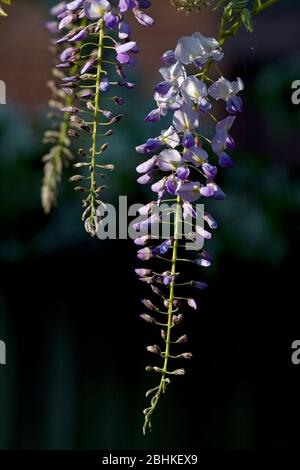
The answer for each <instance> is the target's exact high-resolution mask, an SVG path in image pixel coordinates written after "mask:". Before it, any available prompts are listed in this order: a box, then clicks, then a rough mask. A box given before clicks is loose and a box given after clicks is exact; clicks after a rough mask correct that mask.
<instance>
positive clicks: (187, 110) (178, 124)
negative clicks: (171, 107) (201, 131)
mask: <svg viewBox="0 0 300 470" xmlns="http://www.w3.org/2000/svg"><path fill="white" fill-rule="evenodd" d="M173 125H174V127H175V129H176V130H177V132H185V131H190V130H193V129H196V128H197V127H199V113H196V112H195V111H193V110H192V108H191V107H190V106H188V105H185V106H183V107H182V108H180V109H178V110H177V111H175V113H174V118H173Z"/></svg>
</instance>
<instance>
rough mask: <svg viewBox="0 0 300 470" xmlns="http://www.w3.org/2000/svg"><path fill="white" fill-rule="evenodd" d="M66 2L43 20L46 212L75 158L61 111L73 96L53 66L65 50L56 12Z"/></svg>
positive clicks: (66, 118) (66, 117)
mask: <svg viewBox="0 0 300 470" xmlns="http://www.w3.org/2000/svg"><path fill="white" fill-rule="evenodd" d="M65 4H66V2H62V3H60V4H58V5H57V6H56V7H53V8H52V9H51V10H50V14H51V15H52V16H54V20H53V21H49V22H47V23H46V28H47V30H48V32H49V33H50V35H51V39H50V50H51V52H52V55H53V57H54V62H55V63H54V66H53V69H52V79H51V80H49V81H48V83H47V85H48V87H49V89H50V91H51V99H50V100H49V108H50V112H49V113H48V118H49V119H50V120H51V121H52V126H51V129H48V130H47V131H46V132H45V133H44V139H43V142H44V143H45V144H46V145H48V146H49V150H48V152H47V154H46V155H44V157H43V158H42V161H43V162H44V177H43V183H42V188H41V200H42V206H43V209H44V211H45V213H49V212H50V211H51V209H52V208H53V206H54V205H56V202H57V195H58V190H59V183H60V181H61V177H62V173H63V168H64V166H68V165H69V163H70V161H72V160H73V159H74V155H73V153H72V150H71V141H70V138H69V137H68V121H69V114H68V113H63V112H62V109H64V108H66V107H69V106H72V105H73V101H74V97H73V96H72V95H68V94H66V93H65V92H64V91H63V90H62V89H61V87H60V83H61V82H63V81H64V80H66V79H67V78H66V77H67V75H66V71H65V69H63V68H61V69H58V68H56V62H57V57H59V56H60V55H62V54H64V47H65V46H64V44H61V43H59V44H56V41H57V39H58V37H59V29H58V21H57V20H56V19H55V17H56V15H57V14H58V13H59V12H60V11H62V10H63V8H64V7H65Z"/></svg>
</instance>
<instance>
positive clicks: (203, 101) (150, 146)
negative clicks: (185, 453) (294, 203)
mask: <svg viewBox="0 0 300 470" xmlns="http://www.w3.org/2000/svg"><path fill="white" fill-rule="evenodd" d="M276 1H277V0H274V1H273V0H267V1H266V2H264V3H263V2H261V1H259V2H256V3H255V5H254V7H253V9H252V10H251V12H250V17H249V15H248V13H246V12H245V11H244V10H245V7H246V6H247V4H248V3H249V2H248V0H244V1H243V0H241V1H240V2H239V3H238V1H234V0H233V1H231V2H226V6H225V7H224V15H223V18H222V20H221V23H220V30H219V36H218V40H216V39H214V38H207V37H205V36H203V35H202V34H201V33H195V34H193V35H192V36H191V37H187V36H186V37H183V38H181V39H180V40H179V41H178V43H177V47H176V48H175V50H174V51H172V50H169V51H166V52H165V53H164V54H163V56H162V60H163V62H164V63H165V64H166V67H163V68H161V69H160V73H161V74H162V76H163V81H162V82H160V83H158V85H157V86H156V88H155V94H154V99H155V101H156V105H157V108H155V109H153V110H152V111H151V112H150V113H149V114H148V115H147V116H146V118H145V120H146V121H147V122H158V121H160V120H161V119H162V118H164V117H165V116H168V115H170V114H171V126H170V127H169V128H167V129H165V130H163V131H162V132H161V134H160V136H157V137H153V138H149V139H148V140H147V141H146V142H145V143H144V144H142V145H139V146H138V147H137V148H136V150H137V152H138V153H140V154H145V155H147V157H148V159H147V160H146V161H145V162H144V163H141V164H140V165H138V167H137V172H138V173H139V174H140V175H141V176H139V178H138V182H139V183H140V184H149V183H151V184H152V186H151V189H152V191H153V192H154V193H156V194H157V201H152V202H151V203H149V204H147V205H145V206H144V207H143V208H142V209H141V210H140V214H143V215H145V217H146V220H145V221H143V222H141V223H138V224H136V229H137V231H140V232H141V236H139V237H138V238H137V239H136V240H135V243H136V244H137V245H138V246H143V248H140V249H139V250H138V259H139V260H141V261H144V262H151V260H153V259H154V258H158V259H159V260H160V261H164V262H167V263H168V268H167V270H166V271H164V272H162V273H160V272H157V270H156V271H153V270H152V269H151V267H150V268H146V269H142V268H138V269H136V273H137V275H138V277H139V279H140V280H141V281H143V282H144V283H146V284H149V285H150V287H151V289H152V292H153V293H154V294H156V295H157V296H158V297H159V298H160V300H159V301H160V303H161V302H162V303H163V305H164V306H165V307H168V309H167V311H166V312H165V311H163V309H162V308H161V306H160V305H157V303H153V302H152V300H149V299H147V300H145V299H144V300H142V303H143V304H144V306H146V307H147V308H148V309H150V311H151V312H150V314H142V315H141V318H142V319H143V320H145V321H146V322H147V323H150V324H152V325H154V326H159V327H162V328H163V329H162V330H161V336H162V339H163V341H164V348H160V346H159V345H156V344H155V345H152V346H148V347H147V351H148V352H150V353H152V354H153V353H154V354H156V355H159V356H160V357H161V358H163V365H162V367H158V366H147V367H146V370H147V371H148V372H155V373H158V374H160V376H161V377H160V381H159V385H158V386H157V387H155V388H153V389H150V390H148V391H147V393H146V397H149V396H152V399H151V401H150V406H149V407H148V408H146V409H145V410H144V415H145V421H144V426H143V431H144V433H146V431H147V430H151V428H152V423H151V421H152V417H153V414H154V411H155V410H156V409H157V406H158V403H159V400H160V398H161V396H162V394H164V393H165V391H166V389H167V386H168V385H169V384H170V376H171V375H172V376H179V375H184V374H185V369H184V368H179V369H175V370H173V371H172V370H170V360H173V359H176V360H177V359H179V360H181V359H191V357H192V354H191V353H190V352H184V353H180V354H174V353H173V352H172V351H171V346H172V345H173V344H174V345H175V344H176V345H180V344H185V343H186V342H187V336H186V335H181V336H180V337H179V338H178V339H177V340H176V338H175V341H174V332H173V328H174V327H177V325H178V324H180V323H181V322H182V320H183V313H182V312H184V309H185V306H188V307H190V308H192V309H194V310H197V309H198V301H196V300H195V299H194V298H192V297H185V296H184V295H181V294H180V292H179V291H180V289H181V288H183V289H185V290H186V289H189V288H196V289H197V290H198V291H202V290H203V289H205V288H206V287H207V284H206V283H205V282H203V281H197V280H193V279H192V280H189V279H187V277H186V276H187V273H186V272H185V271H184V269H183V268H181V266H184V265H186V266H187V267H188V266H189V267H191V268H189V270H188V275H190V276H191V275H192V276H194V274H191V273H192V272H193V269H194V268H193V267H192V266H200V267H209V266H210V265H211V262H212V258H211V256H210V255H209V253H207V252H206V250H205V249H204V248H203V247H204V245H205V243H206V242H207V241H208V240H209V239H211V237H212V234H211V232H210V231H209V229H211V230H215V229H216V228H217V225H218V224H217V222H216V221H215V219H214V218H213V216H212V215H211V214H209V213H208V212H207V211H206V210H205V200H208V199H215V200H218V201H222V200H223V199H224V198H225V194H224V192H223V191H222V189H221V188H220V187H219V186H218V184H217V183H216V178H217V174H218V167H219V168H221V169H226V168H231V167H232V166H233V165H234V162H233V160H232V158H231V156H230V153H231V151H232V150H233V149H234V148H235V142H234V140H233V138H232V136H231V128H232V126H233V124H234V122H235V120H236V118H237V116H238V115H239V114H240V113H241V112H242V111H243V101H242V99H241V98H240V96H239V92H241V91H242V90H243V88H244V85H243V82H242V80H241V79H240V78H237V80H236V81H233V82H230V81H229V80H227V79H225V78H224V76H223V75H222V72H221V71H220V68H219V66H218V62H220V61H221V60H222V58H223V55H224V54H223V51H222V49H221V46H222V45H224V43H225V41H226V39H227V38H228V37H229V36H230V35H233V34H235V33H236V32H237V31H238V29H239V28H240V27H241V26H242V25H243V24H244V26H246V27H247V29H248V30H249V31H250V30H251V29H252V27H251V18H252V15H254V14H257V13H260V12H261V11H263V10H264V9H266V8H268V7H269V6H271V5H272V4H273V3H276ZM173 3H174V2H173ZM176 3H177V4H183V3H184V2H176ZM188 3H189V4H190V5H191V4H192V2H186V4H188ZM221 3H222V4H224V3H225V1H224V2H220V3H219V6H220V5H221ZM247 11H248V10H247ZM212 67H214V73H213V74H211V69H212ZM216 73H217V74H218V78H217V79H216V78H215V75H216ZM213 77H214V78H213ZM213 101H221V102H224V104H225V109H226V112H227V115H226V116H224V117H223V118H222V119H221V120H218V119H217V118H216V116H215V115H214V112H213V109H214V108H213ZM207 121H210V124H209V125H208V126H205V125H204V123H205V122H207ZM169 124H170V123H169ZM211 127H213V128H214V132H213V133H212V134H210V135H207V134H206V132H207V129H210V128H211ZM153 154H154V155H153ZM151 155H152V156H151ZM161 173H162V174H163V176H162V175H161ZM157 177H158V178H160V179H158V181H156V178H157ZM170 195H171V198H170ZM173 198H175V200H176V207H175V208H174V207H168V208H165V203H167V202H168V203H169V202H172V201H173V200H174V199H173ZM201 199H202V200H203V201H204V202H203V203H202V204H200V207H199V204H198V200H201ZM162 206H164V209H162V211H161V213H160V216H156V217H155V216H154V215H153V211H152V209H153V208H155V209H157V208H161V207H162ZM166 213H168V214H173V215H174V222H169V225H170V226H171V227H172V229H173V235H171V236H169V237H168V238H165V239H164V237H159V236H153V235H152V229H153V226H155V225H158V226H160V227H163V226H164V224H166V223H167V222H165V221H164V219H163V215H162V214H166ZM199 214H201V220H200V219H199V217H198V215H199ZM182 222H184V227H182ZM202 222H203V223H202ZM204 224H207V225H208V229H207V228H206V226H205V225H204ZM145 227H147V228H148V229H151V234H150V235H148V236H145V235H143V236H142V229H144V228H145ZM155 233H157V232H155ZM162 240H164V241H162ZM188 240H193V241H194V242H196V248H195V249H194V250H195V252H194V253H193V254H191V252H190V251H188V250H187V245H186V243H187V241H188ZM154 243H155V244H154ZM171 249H172V255H171V258H169V257H168V251H169V250H171ZM179 252H180V253H179ZM181 253H183V254H181ZM170 265H171V268H170ZM166 290H167V293H166V292H165V291H166ZM158 315H166V317H164V318H167V320H166V322H165V321H164V320H162V321H161V320H160V319H159V318H158Z"/></svg>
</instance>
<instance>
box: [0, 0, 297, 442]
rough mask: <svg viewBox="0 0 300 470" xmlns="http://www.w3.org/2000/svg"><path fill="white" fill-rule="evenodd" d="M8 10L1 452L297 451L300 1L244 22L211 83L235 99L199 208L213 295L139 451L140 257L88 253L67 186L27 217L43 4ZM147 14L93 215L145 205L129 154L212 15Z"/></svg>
mask: <svg viewBox="0 0 300 470" xmlns="http://www.w3.org/2000/svg"><path fill="white" fill-rule="evenodd" d="M13 3H14V5H13V6H12V7H11V8H10V9H9V18H7V19H1V24H0V79H2V80H5V81H6V84H7V94H8V97H7V98H8V104H7V105H6V106H0V211H1V233H0V270H1V283H0V339H2V340H5V342H6V344H7V365H6V366H0V448H1V449H109V448H111V449H139V448H160V449H163V448H186V449H187V448H198V449H216V448H222V449H224V448H225V449H227V448H229V449H241V448H250V449H252V448H254V449H260V448H271V449H287V448H297V447H298V446H299V430H298V421H299V419H300V412H299V411H300V400H299V396H300V380H299V377H300V365H299V366H298V367H297V366H294V365H292V363H291V352H292V351H291V343H292V342H293V340H295V339H299V337H300V330H299V326H300V325H299V307H298V292H299V235H300V218H299V209H300V160H299V145H300V137H299V125H300V106H298V107H297V106H295V105H293V104H292V103H291V83H292V82H293V81H294V80H297V79H298V80H299V79H300V52H299V51H300V29H299V20H300V5H299V1H296V0H295V1H288V0H284V1H283V0H282V1H281V2H280V3H279V4H278V5H276V6H274V7H273V8H272V9H271V10H270V11H267V12H265V13H264V14H262V15H261V16H260V17H259V18H257V19H256V20H255V33H254V34H252V35H251V34H247V33H246V32H241V33H240V34H239V36H238V37H237V38H234V39H232V40H229V41H228V43H227V44H226V46H225V55H226V60H225V62H224V63H223V64H222V67H223V70H225V72H224V75H225V76H226V77H227V78H229V79H235V78H236V76H240V77H241V78H242V79H243V80H244V82H245V85H246V89H245V92H244V93H243V96H244V100H245V112H244V114H243V115H242V116H241V117H240V118H239V119H238V120H237V122H236V124H235V127H234V129H233V135H234V137H235V139H236V141H237V143H238V150H237V151H236V152H235V155H234V160H235V162H236V165H235V167H234V169H232V170H231V171H228V172H227V173H226V174H225V175H224V176H223V177H222V178H221V181H220V183H221V186H222V188H223V190H224V191H225V193H226V194H227V198H226V199H225V201H224V202H222V203H220V202H217V201H216V202H214V203H213V205H212V206H211V211H213V213H214V214H215V216H216V218H217V219H218V221H219V224H220V228H219V230H218V231H217V232H216V233H215V236H214V240H213V241H212V242H210V243H209V244H208V249H209V251H210V252H211V253H212V254H213V255H214V265H213V268H211V269H209V270H205V271H204V272H202V273H201V275H202V279H203V280H204V279H205V280H207V281H208V283H209V289H207V290H206V291H205V292H204V293H203V294H201V296H200V298H199V303H200V309H199V311H198V312H192V313H190V312H189V315H188V316H187V319H186V322H185V324H184V327H183V329H182V331H183V332H187V333H189V336H190V339H191V340H190V344H189V349H191V350H192V351H193V353H194V356H195V357H194V359H193V361H192V362H191V363H189V364H188V366H189V367H188V374H187V375H186V376H185V377H183V378H181V377H179V378H177V380H174V383H173V384H172V385H171V387H170V388H169V391H168V393H167V396H166V397H164V398H163V399H162V400H161V403H160V406H159V410H158V412H157V413H156V415H155V416H154V420H153V425H154V430H153V433H152V434H150V435H147V436H146V437H143V435H142V433H141V427H142V423H143V416H142V414H141V411H142V409H143V408H144V407H145V406H146V404H147V401H146V400H145V399H144V392H145V390H146V389H147V388H149V386H151V385H152V384H154V385H156V382H155V381H156V380H157V378H156V377H153V376H148V375H147V374H146V372H145V366H146V365H147V364H148V363H149V362H150V359H152V358H149V357H148V355H147V353H146V352H145V346H146V345H147V344H153V343H154V342H155V341H157V340H158V337H157V336H155V335H158V332H157V331H156V330H155V329H152V327H151V326H150V325H149V326H147V325H146V324H144V323H143V322H142V321H140V320H139V318H138V314H139V313H142V308H141V306H140V303H139V298H141V297H142V296H143V286H141V285H140V284H139V283H138V281H137V280H136V279H135V276H134V267H135V266H136V263H135V257H136V254H135V251H136V250H135V247H134V246H133V243H132V242H131V241H130V240H129V241H114V240H111V241H102V242H101V241H99V240H98V239H90V238H89V236H88V235H87V234H86V233H85V232H84V229H83V226H82V224H81V222H80V216H81V208H80V200H79V197H78V195H77V194H76V193H74V192H73V191H72V188H71V187H70V185H69V184H68V183H67V179H68V177H69V175H70V172H68V171H67V172H66V175H67V176H66V183H65V184H64V185H63V188H62V193H61V196H60V200H59V206H58V208H57V210H55V211H54V212H53V213H52V214H51V215H50V216H47V217H46V216H44V215H43V213H42V211H41V208H40V200H39V192H40V181H41V176H42V166H41V163H40V158H41V156H42V155H43V153H45V148H44V147H43V145H42V144H41V136H42V132H43V130H44V129H45V128H46V127H47V121H46V119H45V118H44V115H45V111H46V103H47V99H48V91H47V88H46V86H45V82H46V80H47V79H48V78H49V70H50V66H51V56H50V55H49V53H48V51H47V39H48V38H47V33H45V32H44V28H43V23H44V22H45V20H46V18H47V7H48V6H49V5H50V4H51V2H46V1H43V2H40V1H39V2H34V1H25V0H19V1H18V0H14V2H13ZM153 3H154V8H153V13H154V16H155V17H156V20H157V23H156V26H155V27H154V28H153V29H149V30H147V31H146V30H144V29H142V28H141V27H136V28H135V37H137V39H138V42H139V44H140V46H141V49H142V51H141V54H140V66H139V68H138V69H137V70H136V72H135V75H136V77H135V78H136V80H137V81H138V86H137V88H136V90H134V91H133V92H128V98H127V100H128V105H127V118H126V120H124V121H122V123H121V124H120V125H119V127H118V132H117V134H116V137H115V138H114V140H113V141H114V144H113V145H112V150H111V153H110V155H111V157H112V160H113V161H114V162H115V163H116V165H117V169H118V171H116V172H115V173H114V174H113V175H112V176H111V179H110V185H111V189H110V191H109V192H108V193H107V199H108V200H115V202H116V199H114V198H116V196H115V195H116V194H117V193H119V194H123V195H128V197H129V203H133V202H137V201H139V202H146V201H148V200H149V194H148V193H147V192H146V191H144V189H143V188H140V187H138V185H137V184H136V182H135V179H136V175H135V167H136V165H137V164H138V161H139V160H138V156H137V155H136V154H135V152H134V146H135V145H137V144H140V143H142V142H144V140H145V139H146V138H147V137H149V136H152V135H155V130H153V128H151V125H149V124H148V125H146V124H144V122H143V117H144V115H145V114H146V113H147V112H148V111H149V110H150V109H152V107H153V105H152V102H151V92H152V88H153V84H154V83H155V82H156V81H158V79H159V78H158V73H157V72H156V70H157V69H158V67H159V66H160V62H159V57H160V55H161V53H162V52H163V51H164V50H166V49H168V48H172V47H174V45H175V43H176V41H177V39H178V38H179V37H180V36H181V35H183V34H190V33H192V32H193V31H195V30H201V32H204V33H205V34H210V35H215V34H216V28H217V16H213V15H211V14H209V12H208V11H206V12H203V13H201V14H199V15H194V16H192V17H186V16H185V15H181V14H178V13H176V11H175V9H174V8H172V7H171V6H170V5H169V2H168V1H167V0H160V1H158V0H154V2H153ZM52 4H53V2H52ZM130 93H131V96H130ZM154 338H155V339H154Z"/></svg>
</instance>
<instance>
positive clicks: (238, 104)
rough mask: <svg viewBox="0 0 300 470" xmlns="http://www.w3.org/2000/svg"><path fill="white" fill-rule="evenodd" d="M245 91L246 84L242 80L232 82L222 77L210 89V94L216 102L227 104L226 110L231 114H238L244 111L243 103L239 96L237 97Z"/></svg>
mask: <svg viewBox="0 0 300 470" xmlns="http://www.w3.org/2000/svg"><path fill="white" fill-rule="evenodd" d="M243 89H244V84H243V82H242V80H241V79H240V78H238V79H237V80H236V82H230V81H229V80H226V79H225V78H224V77H221V78H220V79H219V80H217V81H216V82H215V83H213V84H212V85H211V86H210V87H209V89H208V92H209V94H210V95H211V96H212V97H213V98H215V99H216V100H223V101H225V102H226V110H227V111H228V113H229V114H238V113H241V112H242V110H243V102H242V99H241V98H240V97H239V96H236V95H237V94H238V93H239V92H240V91H242V90H243Z"/></svg>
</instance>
